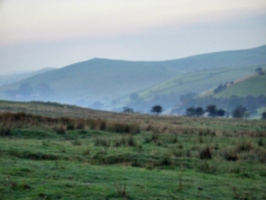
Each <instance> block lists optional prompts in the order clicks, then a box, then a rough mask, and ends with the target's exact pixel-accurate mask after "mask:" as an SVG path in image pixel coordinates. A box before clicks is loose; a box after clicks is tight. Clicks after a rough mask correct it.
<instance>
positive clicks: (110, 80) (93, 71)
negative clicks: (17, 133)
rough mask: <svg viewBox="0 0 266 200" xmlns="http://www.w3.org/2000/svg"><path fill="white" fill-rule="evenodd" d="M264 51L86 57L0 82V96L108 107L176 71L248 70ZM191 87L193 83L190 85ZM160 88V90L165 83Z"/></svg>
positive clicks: (261, 61) (260, 61) (264, 60)
mask: <svg viewBox="0 0 266 200" xmlns="http://www.w3.org/2000/svg"><path fill="white" fill-rule="evenodd" d="M265 54H266V46H262V47H259V48H254V49H249V50H238V51H228V52H218V53H211V54H204V55H198V56H192V57H188V58H184V59H178V60H169V61H156V62H155V61H122V60H108V59H92V60H89V61H84V62H80V63H75V64H72V65H69V66H66V67H63V68H61V69H57V70H53V71H50V72H47V73H44V74H39V75H36V76H33V77H30V78H28V79H25V80H22V81H19V82H17V83H14V84H11V85H7V86H2V87H1V88H0V98H1V99H7V100H8V99H9V100H24V101H25V100H43V101H57V102H63V103H70V104H77V105H82V106H90V107H94V108H98V109H99V108H102V109H112V108H113V107H115V106H116V107H117V105H120V104H119V98H118V97H121V96H125V95H127V94H128V95H130V94H132V93H134V92H136V91H140V90H144V89H146V88H149V87H152V86H154V85H157V84H159V83H162V82H165V81H168V80H170V79H174V78H175V77H176V76H180V77H183V78H184V77H185V76H187V75H185V74H186V73H190V72H195V71H203V72H200V73H203V75H202V76H203V77H205V76H206V74H205V75H204V70H209V69H211V70H214V72H215V70H218V71H219V69H220V68H224V67H227V68H228V69H229V68H234V69H236V68H237V67H239V68H243V69H244V68H245V69H252V68H253V67H254V66H258V65H263V64H265V63H266V58H265ZM249 67H250V68H249ZM200 73H199V74H200ZM207 73H208V75H210V71H209V72H207ZM199 76H200V75H199ZM203 77H202V78H203ZM185 79H186V78H184V80H183V81H185ZM173 82H174V81H173ZM192 82H193V80H192ZM178 84H179V80H178ZM164 85H171V83H169V84H168V83H164ZM191 86H192V87H193V88H195V89H196V88H197V87H195V85H191ZM156 87H157V86H156ZM167 87H168V86H167ZM169 87H170V86H169ZM171 87H174V85H173V86H171ZM162 89H163V90H165V86H164V87H162ZM204 89H205V87H204ZM190 90H191V87H190V88H184V89H183V90H182V92H183V91H190ZM198 90H201V89H198ZM156 92H157V91H156ZM164 92H165V91H164ZM158 94H160V91H158ZM117 102H118V104H117V105H115V104H116V103H117Z"/></svg>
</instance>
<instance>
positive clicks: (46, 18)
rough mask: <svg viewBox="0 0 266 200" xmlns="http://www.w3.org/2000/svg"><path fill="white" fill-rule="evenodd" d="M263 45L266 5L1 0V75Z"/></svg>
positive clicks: (227, 0)
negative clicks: (99, 60)
mask: <svg viewBox="0 0 266 200" xmlns="http://www.w3.org/2000/svg"><path fill="white" fill-rule="evenodd" d="M265 44H266V0H167V1H162V0H97V1H96V0H0V75H1V74H4V73H9V72H15V71H23V70H38V69H41V68H44V67H63V66H66V65H69V64H72V63H75V62H80V61H84V60H89V59H91V58H95V57H100V58H110V59H122V60H167V59H177V58H182V57H187V56H190V55H196V54H202V53H208V52H216V51H224V50H235V49H247V48H253V47H258V46H262V45H265Z"/></svg>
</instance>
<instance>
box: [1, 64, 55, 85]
mask: <svg viewBox="0 0 266 200" xmlns="http://www.w3.org/2000/svg"><path fill="white" fill-rule="evenodd" d="M51 70H54V68H51V67H47V68H44V69H40V70H37V71H32V72H25V73H14V74H7V75H0V86H2V85H8V84H12V83H15V82H18V81H21V80H23V79H26V78H29V77H31V76H35V75H38V74H42V73H45V72H48V71H51Z"/></svg>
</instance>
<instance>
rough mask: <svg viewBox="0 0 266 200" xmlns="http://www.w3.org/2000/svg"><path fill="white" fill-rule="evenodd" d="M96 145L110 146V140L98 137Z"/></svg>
mask: <svg viewBox="0 0 266 200" xmlns="http://www.w3.org/2000/svg"><path fill="white" fill-rule="evenodd" d="M95 145H96V146H104V147H109V146H110V140H109V139H106V138H100V137H99V138H96V140H95Z"/></svg>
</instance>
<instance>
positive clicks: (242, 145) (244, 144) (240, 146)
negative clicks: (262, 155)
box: [236, 140, 253, 152]
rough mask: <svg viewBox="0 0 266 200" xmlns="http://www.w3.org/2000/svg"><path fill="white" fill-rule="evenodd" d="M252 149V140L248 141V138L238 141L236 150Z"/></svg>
mask: <svg viewBox="0 0 266 200" xmlns="http://www.w3.org/2000/svg"><path fill="white" fill-rule="evenodd" d="M252 149H253V145H252V143H251V141H246V140H243V141H242V142H240V143H238V144H237V146H236V152H241V151H250V150H252Z"/></svg>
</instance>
